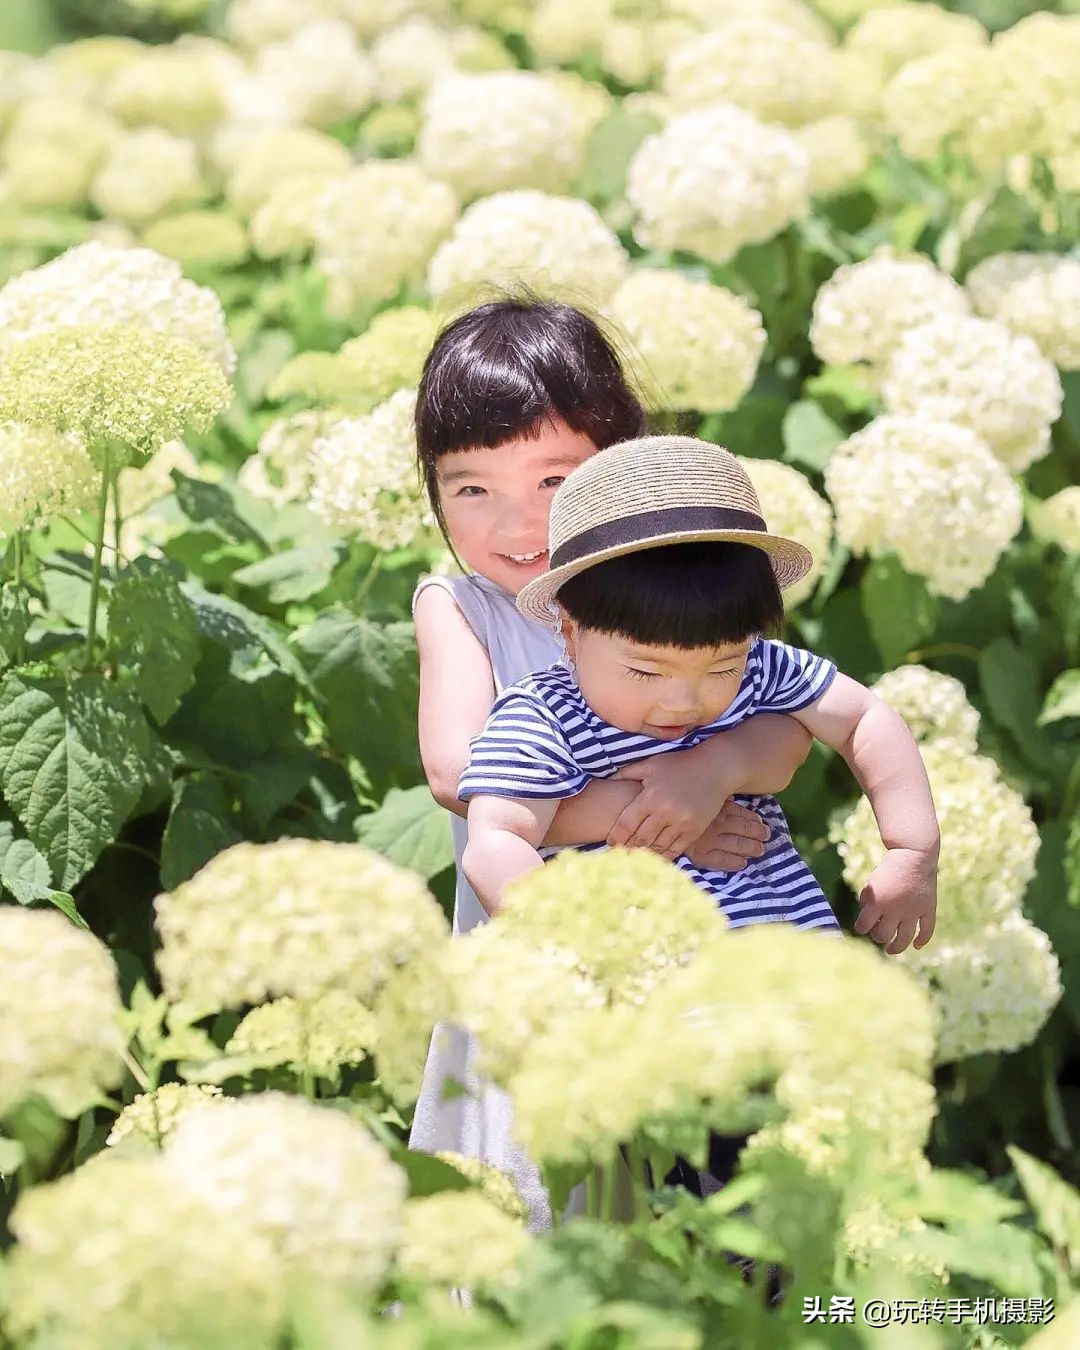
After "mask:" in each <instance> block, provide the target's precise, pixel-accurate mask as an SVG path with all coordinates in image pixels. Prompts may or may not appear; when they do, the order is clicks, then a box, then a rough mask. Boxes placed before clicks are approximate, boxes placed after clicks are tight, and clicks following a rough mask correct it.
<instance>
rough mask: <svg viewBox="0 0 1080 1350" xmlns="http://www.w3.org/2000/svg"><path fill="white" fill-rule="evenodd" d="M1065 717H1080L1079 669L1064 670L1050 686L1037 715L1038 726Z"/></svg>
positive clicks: (1058, 720)
mask: <svg viewBox="0 0 1080 1350" xmlns="http://www.w3.org/2000/svg"><path fill="white" fill-rule="evenodd" d="M1066 717H1080V670H1066V671H1064V672H1063V673H1062V674H1061V675H1059V676H1058V677H1057V679H1056V680H1055V681H1054V683H1053V684H1052V685H1051V686H1050V692H1049V693H1048V694H1047V696H1046V701H1045V702H1044V703H1043V706H1042V712H1041V713H1040V714H1039V717H1038V722H1039V726H1041V727H1044V726H1046V725H1047V723H1048V722H1060V721H1062V720H1063V719H1064V718H1066Z"/></svg>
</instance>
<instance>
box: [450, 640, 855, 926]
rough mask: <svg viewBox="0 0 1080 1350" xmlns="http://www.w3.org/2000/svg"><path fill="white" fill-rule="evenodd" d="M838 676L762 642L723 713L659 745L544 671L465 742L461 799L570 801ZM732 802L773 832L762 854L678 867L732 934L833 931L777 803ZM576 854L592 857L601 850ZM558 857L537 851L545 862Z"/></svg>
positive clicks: (591, 847) (557, 674) (812, 695)
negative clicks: (727, 864) (622, 770)
mask: <svg viewBox="0 0 1080 1350" xmlns="http://www.w3.org/2000/svg"><path fill="white" fill-rule="evenodd" d="M835 675H836V667H835V665H833V663H832V662H831V661H827V660H825V659H824V658H823V657H820V656H815V655H814V654H813V653H811V652H807V651H803V650H801V649H800V648H797V647H789V646H787V645H786V644H785V643H782V642H773V641H769V640H767V639H761V638H759V639H757V641H755V642H754V643H753V645H752V646H751V648H750V653H749V656H748V658H747V662H746V670H745V672H744V674H743V678H742V681H741V683H740V685H739V691H738V693H737V694H736V695H735V697H734V699H733V700H732V701H731V703H730V705H729V706H728V707H727V708H726V709H725V710H724V712H723V713H721V715H720V716H719V717H718V718H716V720H715V721H713V722H709V723H708V724H707V725H705V726H701V727H695V728H694V729H693V730H692V731H688V732H687V733H686V735H685V736H683V737H681V738H680V739H679V740H677V741H665V740H659V739H657V738H655V737H653V736H648V735H645V734H644V733H641V732H630V731H622V730H621V729H620V728H618V727H614V726H612V725H611V724H610V723H609V722H605V721H604V720H603V718H601V717H598V716H597V714H596V713H595V712H593V710H592V709H591V708H590V707H589V705H588V704H587V703H586V702H585V700H584V698H583V697H582V694H581V690H580V689H579V688H578V685H577V681H576V680H575V678H574V675H573V672H572V671H570V670H567V669H565V668H564V667H562V666H551V667H549V668H548V669H547V670H541V671H537V672H535V673H534V674H532V675H526V676H525V677H524V678H523V679H521V680H518V681H517V682H516V683H515V684H512V685H509V686H508V687H507V688H506V689H504V690H503V692H502V693H501V694H500V695H499V697H498V698H497V699H496V701H495V703H494V705H493V706H492V709H491V712H490V714H489V715H488V719H487V722H486V724H485V726H484V729H483V731H482V732H481V733H480V734H479V735H478V736H474V737H473V739H472V741H470V743H469V749H470V758H469V764H468V767H467V768H466V769H465V772H464V773H463V774H462V775H461V779H460V782H459V783H458V799H459V800H460V801H469V800H470V799H471V798H473V797H476V796H492V797H518V798H533V797H542V798H551V797H573V796H575V795H576V794H577V793H579V792H581V791H582V789H583V788H585V787H586V786H587V784H588V783H590V782H591V781H592V780H593V779H594V778H610V777H611V776H612V775H613V774H614V773H615V772H616V771H617V770H618V769H619V767H620V766H621V765H623V764H630V763H632V762H634V761H635V760H640V759H646V758H648V757H649V756H651V755H660V754H666V753H667V752H668V751H670V750H686V749H690V748H691V747H693V746H695V745H698V744H700V742H701V741H703V740H704V739H705V737H707V736H711V735H714V734H715V733H716V732H718V731H726V730H728V729H729V728H730V727H734V726H737V725H738V724H739V723H740V722H743V721H745V719H746V718H747V717H750V716H751V715H752V714H754V713H764V712H771V713H792V712H797V711H798V710H799V709H800V708H805V707H808V706H809V705H810V704H811V703H814V702H816V701H817V700H818V699H819V698H820V697H821V696H822V694H824V692H825V690H826V689H827V688H828V687H829V685H830V684H831V683H832V680H833V677H834V676H835ZM736 800H737V801H739V802H741V803H742V804H743V805H744V806H748V807H749V808H750V809H751V810H753V811H756V812H757V813H758V815H760V816H761V818H762V820H764V821H765V823H766V824H767V825H768V826H769V827H770V829H771V831H772V834H771V836H770V838H769V841H768V843H767V844H766V845H765V852H764V854H763V855H762V856H761V857H760V858H750V859H749V860H748V861H747V863H746V866H745V867H744V868H742V869H741V870H740V871H738V872H721V871H716V870H712V869H706V868H699V867H695V865H694V864H693V863H692V862H691V861H690V859H689V858H688V857H686V855H685V854H682V855H680V856H679V857H678V858H676V859H675V860H674V861H675V866H676V867H678V868H679V869H680V870H681V871H683V872H685V873H686V874H687V875H688V876H689V877H690V879H691V880H692V881H693V882H694V884H695V885H697V886H700V887H701V888H702V890H705V891H708V892H709V893H710V894H711V895H713V896H715V897H716V901H717V904H718V905H719V907H720V908H721V910H722V911H723V913H724V915H725V917H726V918H727V921H728V924H729V926H730V927H732V928H739V927H743V926H745V925H746V924H751V923H779V922H785V923H794V924H797V925H798V926H799V927H801V928H827V929H836V930H837V931H839V924H838V923H837V921H836V916H835V915H834V914H833V912H832V909H831V907H830V905H829V902H828V900H827V899H826V898H825V895H824V893H823V892H822V890H821V887H820V886H819V885H818V884H817V881H816V880H815V879H814V875H813V873H812V872H811V871H810V869H809V867H807V865H806V863H805V862H803V860H802V858H801V857H800V856H799V854H798V852H797V851H796V849H795V845H794V844H793V843H792V840H791V831H790V829H789V828H788V823H787V820H786V819H785V817H784V813H783V811H782V810H781V809H780V803H779V802H778V801H777V800H776V799H775V797H768V796H739V797H737V798H736ZM578 848H579V851H581V852H593V851H596V850H601V849H606V848H607V845H606V844H605V843H596V844H583V845H579V846H578ZM561 851H562V850H561V849H559V848H541V849H539V850H538V852H539V854H540V856H541V857H542V858H543V859H545V861H546V860H547V859H548V858H551V857H554V856H555V855H556V854H557V853H560V852H561Z"/></svg>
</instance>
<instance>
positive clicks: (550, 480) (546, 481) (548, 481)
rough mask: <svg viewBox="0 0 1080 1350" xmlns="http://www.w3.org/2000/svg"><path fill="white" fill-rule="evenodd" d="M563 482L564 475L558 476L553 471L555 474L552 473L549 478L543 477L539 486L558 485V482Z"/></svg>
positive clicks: (564, 480)
mask: <svg viewBox="0 0 1080 1350" xmlns="http://www.w3.org/2000/svg"><path fill="white" fill-rule="evenodd" d="M565 482H566V479H565V477H560V476H559V475H558V474H557V473H555V474H552V475H551V477H550V478H545V479H544V480H543V482H542V483H541V484H540V486H541V487H548V486H550V485H552V484H554V486H555V487H558V486H559V484H560V483H565Z"/></svg>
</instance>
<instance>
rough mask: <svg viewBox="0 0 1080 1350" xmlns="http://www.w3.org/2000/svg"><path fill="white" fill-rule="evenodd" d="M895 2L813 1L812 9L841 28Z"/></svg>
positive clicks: (874, 0)
mask: <svg viewBox="0 0 1080 1350" xmlns="http://www.w3.org/2000/svg"><path fill="white" fill-rule="evenodd" d="M896 2H897V0H814V7H815V8H816V9H817V10H818V12H819V13H821V14H823V15H824V16H825V18H827V19H831V20H832V22H833V23H835V24H837V25H838V26H839V27H841V28H846V27H847V26H848V25H849V24H853V23H855V22H856V21H857V20H859V19H861V18H863V17H864V15H867V14H869V13H871V12H872V11H873V10H875V9H889V8H890V7H891V6H893V5H895V4H896Z"/></svg>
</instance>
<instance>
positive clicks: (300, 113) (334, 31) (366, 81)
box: [255, 18, 376, 127]
mask: <svg viewBox="0 0 1080 1350" xmlns="http://www.w3.org/2000/svg"><path fill="white" fill-rule="evenodd" d="M255 76H256V78H257V79H258V80H259V81H260V82H261V83H262V84H263V86H264V87H265V88H267V89H271V90H273V92H274V96H275V97H276V98H278V99H280V100H281V102H282V103H283V104H284V107H285V112H286V116H287V118H288V119H289V120H290V121H295V122H300V123H305V124H307V125H308V126H314V127H327V126H332V125H333V124H334V123H335V122H340V121H343V120H344V119H345V118H347V117H352V116H354V115H355V114H356V113H359V112H363V111H364V109H365V108H367V107H369V106H370V105H371V103H372V102H373V101H374V98H375V93H376V74H375V68H374V66H373V65H372V63H371V60H370V58H369V57H368V56H367V54H366V53H365V52H364V51H362V50H361V48H360V46H359V45H358V43H357V40H356V35H355V33H354V32H353V30H352V28H351V27H350V26H349V25H348V24H347V23H345V22H344V20H342V19H333V18H326V19H320V20H316V21H315V22H314V23H309V24H306V25H305V26H304V27H303V28H299V29H297V31H296V32H294V33H292V34H290V36H289V37H287V38H283V39H281V41H279V42H273V43H268V44H267V45H266V46H265V47H263V48H262V49H261V50H260V51H259V54H258V59H257V60H256V62H255Z"/></svg>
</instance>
